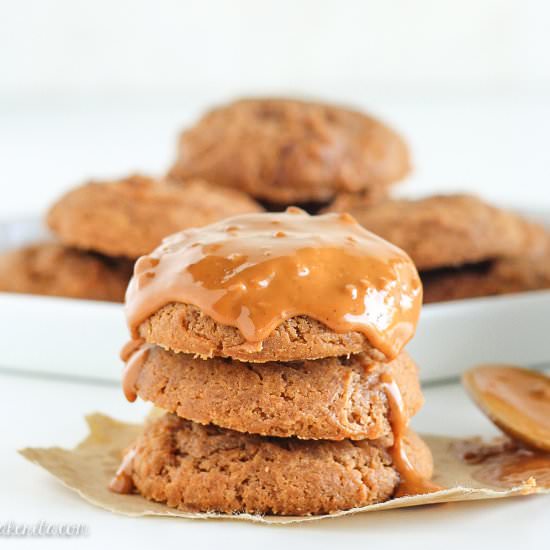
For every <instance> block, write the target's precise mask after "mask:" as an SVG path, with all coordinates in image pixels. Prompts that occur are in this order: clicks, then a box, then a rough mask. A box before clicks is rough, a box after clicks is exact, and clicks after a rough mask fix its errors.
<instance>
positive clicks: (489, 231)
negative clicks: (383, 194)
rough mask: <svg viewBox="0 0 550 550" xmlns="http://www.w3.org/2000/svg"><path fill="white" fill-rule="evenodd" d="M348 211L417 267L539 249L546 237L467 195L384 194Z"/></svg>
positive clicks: (541, 231) (509, 214) (506, 212)
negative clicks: (371, 204) (417, 196)
mask: <svg viewBox="0 0 550 550" xmlns="http://www.w3.org/2000/svg"><path fill="white" fill-rule="evenodd" d="M349 212H350V213H351V214H352V215H353V216H354V217H355V218H356V219H357V221H358V222H359V223H360V224H362V225H363V226H364V227H365V228H367V229H368V230H369V231H372V232H373V233H376V234H377V235H379V236H381V237H382V238H384V239H386V240H388V241H389V242H391V243H393V244H395V245H397V246H399V247H400V248H402V249H403V250H405V252H407V253H408V254H409V256H410V257H411V258H412V260H413V261H414V263H415V264H416V267H417V268H418V269H419V270H428V269H435V268H440V267H451V266H459V265H463V264H471V263H477V262H483V261H485V260H489V259H494V258H499V257H506V256H514V255H518V254H521V253H522V252H523V251H524V250H525V249H526V248H529V249H530V250H533V251H534V250H540V249H542V247H543V246H544V242H545V238H546V237H545V232H544V230H543V229H542V228H541V227H539V226H538V225H536V224H534V223H530V222H528V221H526V220H524V219H523V218H521V217H520V216H518V215H516V214H514V213H512V212H508V211H505V210H501V209H499V208H495V207H494V206H491V205H489V204H487V203H485V202H483V201H482V200H481V199H479V198H477V197H475V196H472V195H434V196H431V197H427V198H424V199H420V200H389V201H385V202H382V203H380V204H377V205H376V206H374V207H372V208H364V207H362V206H360V207H359V208H351V209H350V210H349Z"/></svg>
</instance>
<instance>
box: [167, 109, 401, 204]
mask: <svg viewBox="0 0 550 550" xmlns="http://www.w3.org/2000/svg"><path fill="white" fill-rule="evenodd" d="M408 171H409V153H408V150H407V146H406V145H405V143H404V141H403V140H402V139H401V137H400V136H398V135H397V134H396V133H395V132H394V131H393V130H391V129H390V128H388V127H387V126H385V125H383V124H382V123H381V122H379V121H378V120H376V119H374V118H372V117H370V116H367V115H365V114H363V113H359V112H355V111H352V110H349V109H345V108H341V107H337V106H333V105H324V104H321V103H313V102H307V101H298V100H292V99H247V100H241V101H237V102H235V103H231V104H229V105H225V106H222V107H219V108H217V109H214V110H213V111H211V112H209V113H207V114H206V115H205V116H204V117H203V118H202V119H201V120H200V121H199V122H198V123H197V124H196V125H195V126H194V127H192V128H190V129H188V130H186V131H184V132H183V133H182V135H181V137H180V142H179V151H178V158H177V160H176V163H175V164H174V166H173V167H172V170H171V171H170V175H171V176H172V177H175V178H178V179H184V180H185V179H187V178H190V177H201V178H205V179H207V180H208V181H212V182H214V183H218V184H220V185H224V186H227V187H233V188H235V189H240V190H242V191H246V192H247V193H250V194H251V195H252V196H254V197H256V198H258V199H264V200H267V201H270V202H272V203H279V204H284V205H288V204H298V203H306V202H310V201H313V202H322V201H330V200H331V199H332V198H333V197H334V196H335V195H336V194H337V193H338V192H340V191H344V192H356V191H360V190H362V189H371V188H373V189H374V188H385V187H387V186H388V185H390V184H391V183H393V182H395V181H397V180H400V179H401V178H403V177H404V176H405V175H406V174H407V173H408Z"/></svg>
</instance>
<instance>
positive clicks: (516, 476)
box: [472, 449, 550, 489]
mask: <svg viewBox="0 0 550 550" xmlns="http://www.w3.org/2000/svg"><path fill="white" fill-rule="evenodd" d="M472 476H473V477H474V478H475V479H477V480H478V481H481V482H482V483H487V484H488V485H494V486H496V487H517V486H519V485H522V484H524V483H527V482H528V481H529V480H530V479H533V480H535V483H536V485H537V487H544V488H546V489H550V454H545V453H540V452H532V451H528V450H525V449H523V450H519V451H516V452H515V453H503V454H500V455H496V456H493V457H491V458H490V459H488V460H486V461H485V462H484V463H483V466H481V468H479V469H478V470H476V471H475V472H474V473H473V474H472Z"/></svg>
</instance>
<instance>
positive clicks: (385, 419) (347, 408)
mask: <svg viewBox="0 0 550 550" xmlns="http://www.w3.org/2000/svg"><path fill="white" fill-rule="evenodd" d="M384 372H389V373H391V376H392V377H393V379H394V380H395V381H396V383H397V385H398V387H399V390H400V392H401V395H402V398H403V402H404V407H405V415H406V416H407V417H408V418H410V417H412V416H413V415H414V414H416V412H417V411H418V410H419V409H420V407H421V406H422V403H423V398H422V393H421V390H420V384H419V381H418V369H417V367H416V365H415V363H414V362H413V361H412V359H411V358H410V357H409V356H408V355H407V354H406V353H405V352H402V353H401V354H400V355H399V356H398V357H397V359H394V360H393V361H391V362H389V363H377V362H375V361H373V360H372V359H370V358H369V357H367V356H366V355H364V354H357V355H351V356H350V357H345V356H344V357H331V358H328V359H318V360H317V361H296V362H292V363H243V362H240V361H231V360H225V359H220V358H213V359H206V360H203V359H197V358H195V357H193V356H192V355H186V354H183V353H173V352H169V351H165V350H163V349H162V348H159V347H157V346H152V347H150V348H149V349H148V351H147V357H146V359H145V360H144V361H143V363H142V365H141V366H140V371H139V374H138V375H137V376H136V378H135V381H134V387H133V388H127V390H129V391H132V392H136V393H137V395H139V396H140V397H141V398H142V399H144V400H145V401H151V402H152V403H154V404H155V405H156V406H157V407H160V408H162V409H164V410H166V411H169V412H172V413H175V414H177V415H178V416H180V417H182V418H186V419H188V420H193V421H194V422H199V423H201V424H215V425H217V426H221V427H223V428H230V429H233V430H236V431H239V432H248V433H254V434H259V435H266V436H277V437H291V436H296V437H299V438H301V439H331V440H342V439H380V438H383V437H384V438H387V439H388V441H389V442H390V443H391V441H392V431H391V426H390V421H389V406H388V399H387V395H386V389H385V385H384V383H383V382H382V380H381V375H382V373H384Z"/></svg>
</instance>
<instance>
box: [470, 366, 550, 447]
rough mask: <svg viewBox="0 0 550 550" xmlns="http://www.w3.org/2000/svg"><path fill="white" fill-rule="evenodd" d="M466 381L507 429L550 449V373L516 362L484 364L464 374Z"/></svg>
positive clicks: (497, 422)
mask: <svg viewBox="0 0 550 550" xmlns="http://www.w3.org/2000/svg"><path fill="white" fill-rule="evenodd" d="M462 384H463V385H464V387H465V388H466V390H467V391H468V393H469V394H470V397H471V398H472V399H473V400H474V402H475V403H476V404H477V405H478V406H479V408H480V409H481V410H482V411H483V412H484V413H485V414H486V415H487V416H488V417H489V419H490V420H491V421H492V422H493V423H494V424H495V425H496V426H498V427H499V428H500V429H501V430H502V431H503V432H505V433H507V434H508V435H510V436H511V437H512V438H514V439H516V440H518V441H520V442H522V443H524V444H525V445H526V446H528V447H531V448H533V449H537V450H540V451H545V452H550V377H548V376H546V375H545V374H543V373H540V372H535V371H532V370H529V369H525V368H521V367H517V366H512V365H500V364H498V365H480V366H477V367H473V368H471V369H469V370H467V371H466V372H465V373H464V374H463V376H462Z"/></svg>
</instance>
